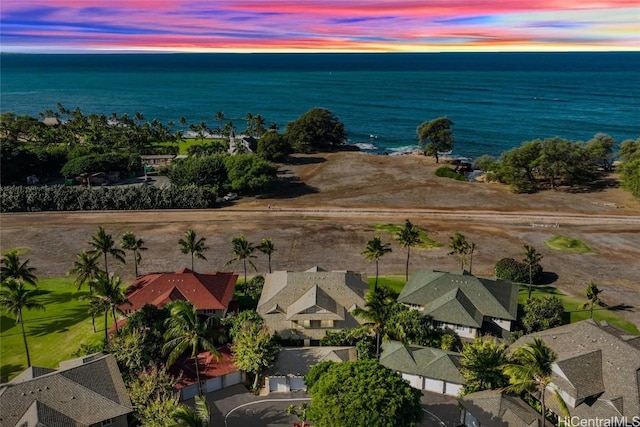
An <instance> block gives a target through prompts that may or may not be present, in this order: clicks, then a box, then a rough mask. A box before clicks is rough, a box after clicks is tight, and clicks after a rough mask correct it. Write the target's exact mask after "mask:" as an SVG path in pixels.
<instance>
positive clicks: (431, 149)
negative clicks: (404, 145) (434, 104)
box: [416, 117, 454, 163]
mask: <svg viewBox="0 0 640 427" xmlns="http://www.w3.org/2000/svg"><path fill="white" fill-rule="evenodd" d="M451 126H453V122H452V121H451V120H450V119H448V118H446V117H438V118H437V119H433V120H431V121H429V122H423V123H422V124H421V125H420V126H418V129H417V130H416V131H417V133H418V139H419V141H420V145H421V146H423V147H424V153H425V154H426V155H428V156H434V157H435V158H436V163H438V162H439V158H438V153H442V152H446V151H450V150H451V148H452V147H453V141H454V138H453V134H452V133H451Z"/></svg>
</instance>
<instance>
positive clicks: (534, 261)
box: [523, 245, 542, 299]
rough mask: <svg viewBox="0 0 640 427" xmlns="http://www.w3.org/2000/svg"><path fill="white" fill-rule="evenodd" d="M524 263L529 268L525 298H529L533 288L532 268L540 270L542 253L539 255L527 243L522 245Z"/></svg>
mask: <svg viewBox="0 0 640 427" xmlns="http://www.w3.org/2000/svg"><path fill="white" fill-rule="evenodd" d="M524 250H525V253H524V260H523V262H524V265H525V266H526V267H527V269H528V270H529V294H528V296H527V299H531V292H532V290H533V272H534V270H536V271H540V268H539V266H540V261H542V255H540V254H539V253H538V252H537V251H536V249H535V248H534V247H532V246H529V245H524Z"/></svg>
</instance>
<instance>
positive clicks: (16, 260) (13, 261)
mask: <svg viewBox="0 0 640 427" xmlns="http://www.w3.org/2000/svg"><path fill="white" fill-rule="evenodd" d="M0 262H1V263H2V267H0V280H2V281H4V280H7V279H15V280H17V281H19V282H22V283H28V284H29V285H32V286H35V287H37V286H38V284H37V281H38V278H37V277H36V275H35V273H34V271H36V269H35V267H30V266H29V260H28V259H27V260H25V261H24V262H21V261H20V256H19V255H18V252H17V251H10V252H7V253H6V254H5V255H4V256H3V257H2V261H0Z"/></svg>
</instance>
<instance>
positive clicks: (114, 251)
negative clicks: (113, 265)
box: [89, 226, 125, 274]
mask: <svg viewBox="0 0 640 427" xmlns="http://www.w3.org/2000/svg"><path fill="white" fill-rule="evenodd" d="M115 244H116V243H115V241H114V240H113V237H112V236H111V234H107V232H106V231H104V228H103V227H102V226H100V227H99V228H98V232H97V233H96V234H94V235H93V236H91V241H90V242H89V245H90V246H91V250H90V251H89V253H92V254H98V255H102V256H103V257H104V271H105V272H106V273H107V274H108V273H109V265H108V261H107V256H108V255H111V256H112V257H113V258H115V259H116V260H118V261H120V262H122V263H124V262H125V260H124V255H125V253H124V251H123V250H122V249H118V248H116V247H115Z"/></svg>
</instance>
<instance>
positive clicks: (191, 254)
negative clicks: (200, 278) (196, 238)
mask: <svg viewBox="0 0 640 427" xmlns="http://www.w3.org/2000/svg"><path fill="white" fill-rule="evenodd" d="M191 271H193V272H194V273H195V271H196V270H194V269H193V252H191Z"/></svg>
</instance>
